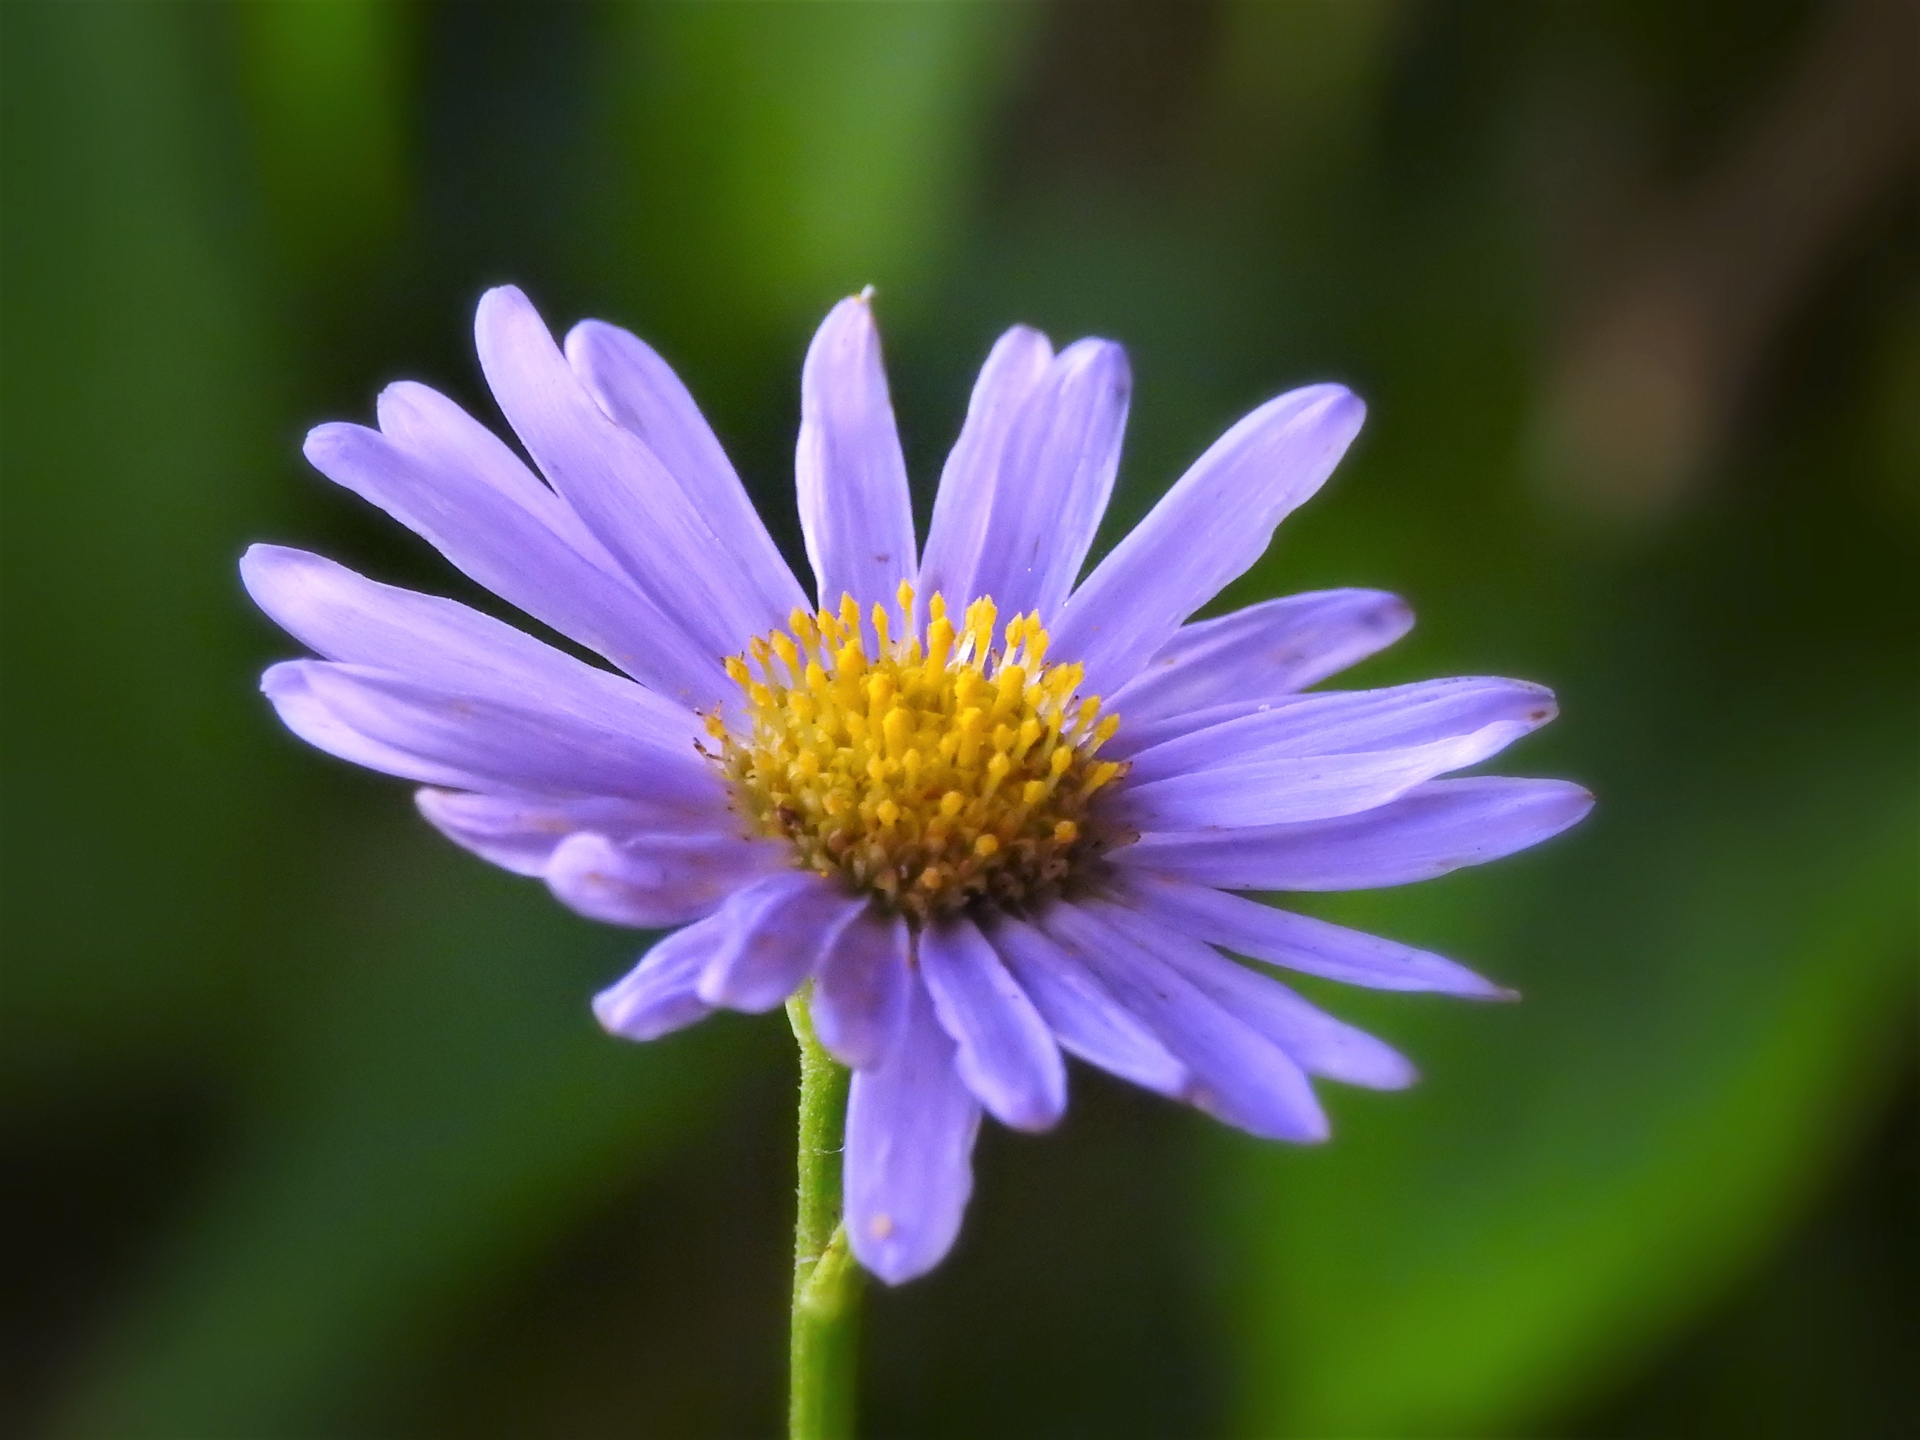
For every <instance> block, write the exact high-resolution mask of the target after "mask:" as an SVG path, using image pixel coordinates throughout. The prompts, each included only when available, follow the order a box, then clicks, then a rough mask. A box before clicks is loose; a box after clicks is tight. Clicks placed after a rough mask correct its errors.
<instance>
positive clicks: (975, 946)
mask: <svg viewBox="0 0 1920 1440" xmlns="http://www.w3.org/2000/svg"><path fill="white" fill-rule="evenodd" d="M920 973H921V975H922V977H923V978H924V979H925V980H926V982H927V993H928V994H929V995H931V996H932V997H933V1010H934V1014H935V1015H937V1016H938V1017H939V1019H940V1025H941V1028H942V1029H944V1030H945V1031H946V1032H947V1034H949V1035H951V1036H952V1037H953V1040H954V1044H955V1045H956V1046H958V1047H959V1049H958V1053H957V1057H956V1060H955V1063H956V1064H957V1065H958V1066H959V1069H960V1078H961V1079H962V1080H964V1081H966V1082H967V1088H968V1089H969V1090H971V1091H973V1093H974V1095H975V1096H976V1097H977V1098H978V1099H979V1101H980V1103H981V1104H982V1105H984V1106H986V1107H987V1110H988V1112H989V1113H990V1114H992V1115H993V1117H994V1118H995V1119H997V1120H998V1121H1000V1123H1001V1124H1003V1125H1010V1126H1012V1127H1013V1128H1014V1129H1016V1130H1045V1129H1048V1128H1049V1127H1051V1126H1052V1125H1054V1124H1055V1123H1056V1122H1057V1121H1058V1120H1059V1119H1060V1116H1061V1114H1062V1113H1063V1112H1064V1111H1065V1110H1066V1108H1067V1070H1066V1066H1065V1064H1064V1063H1062V1061H1061V1059H1060V1047H1059V1046H1058V1045H1056V1044H1055V1043H1054V1040H1053V1033H1052V1032H1051V1031H1050V1030H1048V1029H1047V1025H1046V1022H1045V1021H1044V1020H1042V1019H1041V1018H1040V1013H1039V1011H1037V1010H1035V1009H1034V1008H1033V1002H1032V1001H1031V1000H1029V999H1028V998H1027V995H1026V992H1025V991H1024V990H1022V989H1021V988H1020V986H1019V983H1018V982H1017V981H1016V980H1015V979H1014V978H1013V976H1011V975H1009V974H1008V973H1007V967H1006V966H1004V965H1002V964H1001V963H1000V957H999V956H998V955H996V954H994V951H993V947H992V946H991V945H989V944H988V943H987V940H986V937H985V936H983V935H982V934H981V933H980V930H979V927H977V926H976V925H975V924H974V923H973V922H972V921H971V920H966V919H960V920H950V921H947V922H944V923H942V924H939V925H932V926H929V927H928V928H927V929H925V930H923V931H921V932H920Z"/></svg>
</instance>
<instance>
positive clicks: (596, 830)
mask: <svg viewBox="0 0 1920 1440" xmlns="http://www.w3.org/2000/svg"><path fill="white" fill-rule="evenodd" d="M725 801H726V792H725V790H718V791H716V793H715V794H714V795H712V796H711V797H710V799H709V801H708V803H706V804H692V805H682V806H665V805H653V804H649V803H648V802H646V801H644V800H628V799H618V798H615V797H613V796H610V795H592V796H588V797H587V798H585V799H580V800H562V799H556V798H552V797H549V796H544V795H473V794H469V793H467V792H465V791H461V790H422V791H420V792H419V793H418V794H416V795H415V796H414V803H415V804H417V805H418V806H419V807H420V813H421V814H422V815H424V816H426V818H427V821H428V823H430V824H431V825H432V826H433V827H434V829H436V830H438V831H439V832H440V833H441V834H442V835H445V836H446V837H447V838H448V839H449V840H451V841H453V843H454V844H456V845H458V846H460V847H461V848H462V849H466V850H471V851H472V852H473V853H474V854H476V855H478V856H480V857H481V858H482V859H483V860H490V861H492V862H493V863H494V864H495V865H498V866H500V867H501V868H502V869H505V870H511V871H513V873H514V874H516V875H545V874H546V873H547V862H548V860H550V859H552V858H553V852H554V850H555V849H557V848H558V847H559V844H560V842H561V841H562V840H564V839H566V838H567V837H568V836H569V835H572V834H575V833H576V832H578V831H582V830H585V831H589V832H591V833H593V834H595V835H605V836H607V837H608V838H610V839H613V840H626V839H630V838H632V837H633V836H636V835H660V834H675V835H708V834H717V835H727V834H731V833H732V832H733V831H734V830H736V829H737V828H738V821H737V820H736V819H735V818H734V816H733V814H732V813H731V812H730V811H729V810H728V809H727V807H726V803H725Z"/></svg>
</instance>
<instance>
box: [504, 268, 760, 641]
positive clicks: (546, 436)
mask: <svg viewBox="0 0 1920 1440" xmlns="http://www.w3.org/2000/svg"><path fill="white" fill-rule="evenodd" d="M474 337H475V340H476V342H477V344H478V348H479V351H480V365H481V368H482V369H483V370H485V372H486V376H487V383H488V385H490V386H491V387H492V388H493V394H494V398H495V399H496V400H497V401H499V403H500V409H501V411H502V412H503V413H504V414H505V415H506V417H507V421H508V423H509V424H511V425H512V426H513V429H514V433H515V434H517V435H518V436H519V437H520V441H521V443H522V444H524V445H525V446H526V447H527V453H528V454H530V455H532V456H533V459H534V463H535V464H537V465H538V466H539V467H540V472H541V473H542V474H543V475H545V476H546V477H547V479H548V480H549V481H551V482H552V484H553V487H554V489H556V490H558V491H559V492H560V494H561V495H563V496H564V497H565V498H566V500H567V502H568V503H569V504H571V505H572V506H573V508H574V510H575V511H576V512H577V513H578V514H579V516H580V518H581V519H582V520H583V521H585V522H586V524H587V527H588V528H589V529H591V530H592V531H593V533H594V535H595V536H596V537H598V539H599V540H600V542H601V543H602V544H603V545H605V546H606V548H607V549H608V551H610V552H611V553H612V554H613V556H614V557H615V558H616V559H617V560H619V562H620V563H621V565H622V567H623V568H624V569H625V570H626V573H627V576H628V578H629V579H630V580H632V582H633V583H634V584H635V585H636V586H637V587H638V588H639V589H641V590H642V591H644V592H645V593H646V594H647V595H648V596H650V597H651V598H652V599H653V601H654V603H655V604H656V605H658V606H659V607H660V609H661V610H662V611H663V612H665V613H666V614H668V615H671V616H673V617H675V618H676V619H677V620H679V621H680V623H681V625H682V626H683V628H684V629H685V630H686V631H687V633H688V634H689V635H691V636H692V637H693V638H694V639H695V640H697V641H700V642H701V643H703V644H704V645H706V646H707V647H708V649H709V651H710V652H711V653H712V654H715V655H730V654H733V653H735V652H737V651H739V650H742V649H744V648H745V646H746V642H747V640H748V638H749V637H750V636H752V635H755V634H761V633H764V632H766V631H768V630H771V629H774V628H775V627H777V626H780V625H784V624H785V623H786V618H787V617H786V614H785V613H784V612H776V611H774V610H773V609H772V608H770V607H769V606H768V605H767V604H766V603H765V602H764V600H763V599H762V598H761V597H760V596H759V594H758V593H757V592H756V591H755V589H754V587H753V585H752V584H751V583H749V581H748V579H747V577H746V576H745V575H743V574H742V572H741V570H740V568H739V567H738V566H737V565H733V564H730V563H728V558H727V550H726V547H725V546H724V545H723V544H722V543H721V542H720V539H719V537H718V536H716V535H715V534H714V532H713V530H712V528H711V527H710V526H709V525H708V524H707V523H706V522H705V521H704V520H703V519H702V518H701V516H700V513H699V512H698V511H697V510H695V509H694V507H693V503H692V502H691V501H690V500H688V499H687V496H686V492H685V491H683V490H682V489H681V488H680V486H679V484H678V483H676V481H675V480H674V478H673V477H672V476H671V475H669V474H668V473H667V469H666V467H665V466H664V465H662V464H661V463H660V460H659V458H658V457H657V456H656V455H654V453H653V452H652V451H651V450H649V449H648V448H647V447H646V445H645V444H644V443H642V441H641V440H640V438H639V437H638V436H636V435H634V434H632V433H631V432H629V431H627V430H624V429H622V428H621V427H620V426H619V425H616V424H615V423H614V422H613V421H612V420H609V419H608V418H607V416H606V415H605V413H604V412H602V410H601V409H600V407H599V405H598V404H596V403H595V402H594V399H593V397H592V396H591V395H589V394H588V393H587V389H586V387H585V386H584V385H582V384H581V383H580V379H579V377H578V376H577V375H575V374H574V372H573V367H572V366H570V365H568V364H567V360H566V357H565V356H564V355H562V354H561V353H560V347H559V346H557V345H555V344H554V342H553V336H552V335H551V334H549V333H548V331H547V327H546V325H545V324H544V323H543V322H542V321H541V319H540V316H539V315H538V314H537V313H536V312H535V311H534V308H533V306H532V305H531V304H530V303H528V300H527V297H526V296H525V295H523V294H521V293H520V292H519V291H518V290H516V289H515V288H513V287H512V286H511V285H504V286H501V287H500V288H498V289H495V290H489V291H488V292H487V293H486V294H485V295H483V296H482V297H481V299H480V308H479V311H478V313H477V315H476V316H475V319H474Z"/></svg>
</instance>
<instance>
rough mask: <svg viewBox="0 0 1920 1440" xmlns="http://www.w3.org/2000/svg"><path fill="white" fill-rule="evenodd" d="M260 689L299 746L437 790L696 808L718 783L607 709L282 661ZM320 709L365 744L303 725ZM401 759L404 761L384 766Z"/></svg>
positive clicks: (689, 755)
mask: <svg viewBox="0 0 1920 1440" xmlns="http://www.w3.org/2000/svg"><path fill="white" fill-rule="evenodd" d="M261 688H262V689H263V690H264V691H265V692H266V693H267V696H268V698H269V699H271V700H272V701H273V702H274V705H275V708H276V709H278V710H279V711H280V715H281V718H282V719H283V720H285V721H286V722H287V724H288V726H289V727H290V728H292V729H293V730H294V731H295V733H297V734H299V735H300V736H301V738H302V739H304V740H307V741H309V742H310V743H311V744H314V745H318V746H320V748H322V749H325V750H330V751H332V752H333V753H334V754H337V755H340V756H341V757H342V758H344V759H348V760H353V761H355V762H356V763H358V764H363V765H370V766H372V767H373V768H375V769H381V770H386V771H387V772H388V773H390V774H396V775H401V776H404V777H405V778H407V779H409V780H419V781H421V782H423V783H425V784H429V785H440V786H443V787H446V788H449V789H459V790H478V791H482V792H485V791H493V790H505V791H510V792H525V791H529V790H533V791H543V792H551V793H554V794H559V795H572V796H585V795H626V796H631V797H633V798H636V799H643V800H654V801H660V800H666V801H668V802H669V803H678V804H689V803H695V804H697V803H703V802H705V801H706V800H708V799H709V797H711V795H712V793H713V789H714V787H715V786H716V785H718V784H719V783H720V782H719V781H718V779H717V777H716V776H715V775H714V773H713V772H712V770H711V769H710V768H709V767H707V766H706V765H705V764H703V763H701V762H700V761H699V760H698V758H697V757H696V756H695V755H694V754H693V752H692V750H691V747H689V749H688V750H687V751H686V752H685V753H684V754H682V753H681V752H680V751H679V750H678V749H669V748H668V747H666V746H663V745H662V744H660V743H659V742H658V741H655V740H651V739H648V738H645V736H644V735H643V734H642V733H640V732H639V731H638V729H637V728H636V727H626V726H622V725H620V724H619V723H618V720H617V715H615V716H611V717H610V716H609V715H607V714H606V713H604V712H603V713H601V714H582V713H569V712H568V711H565V710H562V709H559V708H557V707H548V706H544V705H540V704H528V703H522V702H517V701H511V700H500V699H495V698H493V697H491V696H484V695H475V694H461V693H459V692H455V691H448V690H444V689H440V688H436V687H432V686H423V685H418V684H415V683H413V682H412V681H408V680H403V679H401V678H399V677H397V676H394V675H393V674H391V673H390V672H387V671H384V670H369V669H366V668H364V667H362V666H357V665H337V664H334V663H332V662H329V661H321V660H296V661H290V662H288V663H286V664H282V665H276V666H274V667H273V668H272V669H270V670H268V671H267V673H266V675H265V677H263V679H262V682H261ZM283 701H284V702H287V703H283ZM316 706H317V707H318V708H319V709H320V710H322V711H324V712H325V715H326V716H327V719H328V723H329V724H330V725H331V726H333V727H337V729H338V730H340V731H344V732H345V733H346V734H349V735H351V736H355V737H360V738H362V739H364V741H366V742H367V747H368V748H367V749H366V750H365V751H358V750H355V749H354V748H353V747H352V746H351V745H349V746H347V747H346V748H341V747H340V746H338V745H336V744H335V743H334V742H335V741H336V740H337V739H338V735H337V734H336V733H335V731H334V730H329V729H327V728H324V727H315V726H311V725H309V726H308V728H302V727H303V724H306V722H307V721H308V720H309V719H310V716H309V714H308V712H309V711H311V710H312V709H313V707H316ZM395 757H398V758H399V760H400V762H401V763H400V764H399V765H395V764H393V763H381V761H382V760H383V759H385V760H387V761H391V760H393V759H394V758H395Z"/></svg>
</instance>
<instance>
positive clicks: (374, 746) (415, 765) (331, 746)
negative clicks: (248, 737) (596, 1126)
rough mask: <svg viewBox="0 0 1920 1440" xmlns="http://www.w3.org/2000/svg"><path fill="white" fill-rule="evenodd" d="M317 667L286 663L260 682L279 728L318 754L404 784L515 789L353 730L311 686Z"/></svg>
mask: <svg viewBox="0 0 1920 1440" xmlns="http://www.w3.org/2000/svg"><path fill="white" fill-rule="evenodd" d="M317 663H318V662H315V661H312V660H287V661H283V662H281V663H280V664H278V665H269V666H268V667H267V669H266V673H265V674H263V675H261V677H260V693H261V694H263V695H265V696H266V697H267V700H268V703H270V704H271V705H272V706H273V709H274V713H275V714H276V715H278V716H279V717H280V723H281V724H283V725H285V726H286V727H287V729H289V730H291V731H292V732H293V733H294V734H295V735H298V736H299V737H300V738H301V739H302V740H304V741H306V742H307V743H308V744H309V745H311V746H313V747H314V749H316V750H324V751H326V752H327V754H329V755H334V756H337V757H339V758H340V759H342V760H346V761H348V762H350V763H352V764H354V765H364V766H366V768H367V769H369V770H378V771H379V772H380V773H381V774H383V775H398V776H399V777H401V778H402V779H403V780H420V781H424V782H425V783H426V784H429V785H438V786H443V787H446V788H448V789H453V790H466V789H473V788H475V787H483V788H493V787H496V786H499V787H500V788H506V789H511V788H512V787H510V786H502V785H500V782H499V781H497V780H495V779H493V778H492V777H489V776H483V775H478V774H476V773H475V772H474V771H472V770H470V769H466V768H463V767H461V766H458V765H454V764H449V763H444V762H442V761H440V760H437V759H432V758H429V757H427V756H424V755H419V754H415V753H412V752H410V751H407V750H403V749H400V748H398V747H396V746H393V745H389V744H387V743H386V742H385V741H383V740H377V739H375V738H373V737H372V736H370V735H367V734H364V733H363V732H361V731H359V730H357V729H355V728H354V727H353V726H352V725H351V724H349V723H348V722H347V721H346V720H343V719H342V718H341V717H340V716H338V715H336V714H334V712H333V711H332V710H331V709H329V708H328V706H327V704H326V702H325V701H324V700H323V699H322V698H321V697H320V696H319V695H318V694H316V693H315V691H314V689H313V686H312V684H311V683H310V682H311V680H312V677H313V673H314V670H315V668H316V666H317Z"/></svg>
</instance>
